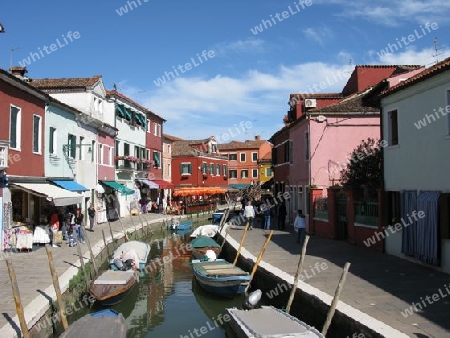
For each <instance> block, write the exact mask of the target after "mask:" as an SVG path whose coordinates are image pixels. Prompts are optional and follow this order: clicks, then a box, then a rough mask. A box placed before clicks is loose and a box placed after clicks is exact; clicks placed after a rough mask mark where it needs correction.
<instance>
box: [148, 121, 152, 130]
mask: <svg viewBox="0 0 450 338" xmlns="http://www.w3.org/2000/svg"><path fill="white" fill-rule="evenodd" d="M151 127H152V126H151V124H150V120H149V119H147V133H151V132H152V129H151Z"/></svg>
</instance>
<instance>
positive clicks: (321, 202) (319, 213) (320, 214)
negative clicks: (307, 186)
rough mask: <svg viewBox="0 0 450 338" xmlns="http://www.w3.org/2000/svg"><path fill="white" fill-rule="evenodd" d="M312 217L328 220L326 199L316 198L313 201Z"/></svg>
mask: <svg viewBox="0 0 450 338" xmlns="http://www.w3.org/2000/svg"><path fill="white" fill-rule="evenodd" d="M314 217H315V218H323V219H328V198H327V197H325V198H316V199H315V200H314Z"/></svg>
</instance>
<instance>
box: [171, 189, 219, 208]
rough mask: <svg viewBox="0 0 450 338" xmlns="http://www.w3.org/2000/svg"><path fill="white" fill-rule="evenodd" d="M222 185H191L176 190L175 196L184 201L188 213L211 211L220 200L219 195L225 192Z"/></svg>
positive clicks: (179, 200) (183, 204)
mask: <svg viewBox="0 0 450 338" xmlns="http://www.w3.org/2000/svg"><path fill="white" fill-rule="evenodd" d="M225 192H226V190H225V189H223V188H220V187H189V188H180V189H178V190H175V192H174V193H173V196H174V197H175V198H178V202H182V206H183V208H184V210H185V213H186V214H193V213H197V212H204V211H211V210H214V209H215V208H216V205H217V203H218V202H219V198H218V195H220V194H225Z"/></svg>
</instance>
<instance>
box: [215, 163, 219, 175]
mask: <svg viewBox="0 0 450 338" xmlns="http://www.w3.org/2000/svg"><path fill="white" fill-rule="evenodd" d="M216 175H217V176H220V164H216Z"/></svg>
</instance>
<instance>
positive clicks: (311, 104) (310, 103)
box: [305, 99, 316, 108]
mask: <svg viewBox="0 0 450 338" xmlns="http://www.w3.org/2000/svg"><path fill="white" fill-rule="evenodd" d="M305 107H306V108H316V99H306V100H305Z"/></svg>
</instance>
